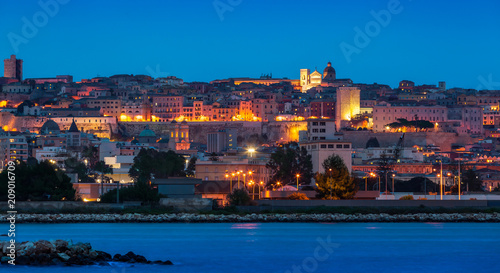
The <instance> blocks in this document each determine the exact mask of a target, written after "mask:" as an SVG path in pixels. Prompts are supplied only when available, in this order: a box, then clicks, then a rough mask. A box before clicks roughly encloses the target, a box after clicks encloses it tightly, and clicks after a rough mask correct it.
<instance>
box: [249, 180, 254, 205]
mask: <svg viewBox="0 0 500 273" xmlns="http://www.w3.org/2000/svg"><path fill="white" fill-rule="evenodd" d="M248 186H252V200H255V185H254V183H253V181H252V180H250V182H248Z"/></svg>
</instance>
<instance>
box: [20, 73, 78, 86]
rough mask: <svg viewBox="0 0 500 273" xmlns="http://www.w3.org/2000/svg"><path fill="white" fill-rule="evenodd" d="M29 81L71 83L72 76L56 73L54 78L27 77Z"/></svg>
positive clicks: (37, 82)
mask: <svg viewBox="0 0 500 273" xmlns="http://www.w3.org/2000/svg"><path fill="white" fill-rule="evenodd" d="M26 80H29V81H35V84H43V83H72V82H73V76H71V75H58V76H56V77H55V78H29V79H26Z"/></svg>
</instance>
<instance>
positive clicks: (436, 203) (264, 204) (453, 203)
mask: <svg viewBox="0 0 500 273" xmlns="http://www.w3.org/2000/svg"><path fill="white" fill-rule="evenodd" d="M257 203H258V205H259V210H266V209H270V210H293V209H310V208H317V207H372V208H381V207H392V208H404V207H406V208H407V207H419V206H425V207H431V208H433V207H434V208H439V207H443V208H465V207H469V208H470V207H474V208H486V207H488V201H487V200H462V201H457V200H443V201H441V200H260V201H257Z"/></svg>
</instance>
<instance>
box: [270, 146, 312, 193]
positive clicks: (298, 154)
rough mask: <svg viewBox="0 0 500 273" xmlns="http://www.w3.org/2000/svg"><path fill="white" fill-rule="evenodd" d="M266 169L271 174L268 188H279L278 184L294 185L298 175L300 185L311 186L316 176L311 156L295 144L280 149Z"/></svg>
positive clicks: (272, 156)
mask: <svg viewBox="0 0 500 273" xmlns="http://www.w3.org/2000/svg"><path fill="white" fill-rule="evenodd" d="M266 167H267V168H268V169H269V171H270V172H271V177H270V180H269V182H268V184H267V187H268V188H275V187H277V186H278V182H279V184H280V185H286V184H294V182H295V183H296V182H297V180H296V179H297V175H299V181H300V183H302V184H310V183H311V179H312V178H313V176H314V174H313V165H312V159H311V155H309V154H308V153H307V150H306V148H305V147H299V145H298V144H297V143H295V142H292V143H289V144H285V145H282V146H280V147H278V149H277V150H276V151H275V152H274V153H272V154H271V158H270V159H269V162H268V163H267V164H266Z"/></svg>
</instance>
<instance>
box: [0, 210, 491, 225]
mask: <svg viewBox="0 0 500 273" xmlns="http://www.w3.org/2000/svg"><path fill="white" fill-rule="evenodd" d="M5 219H6V217H1V218H0V222H2V221H4V222H5ZM17 222H20V223H30V222H32V223H176V222H182V223H239V222H500V214H499V213H496V212H495V213H408V214H387V213H370V214H361V213H358V214H341V213H314V214H312V213H309V214H307V213H289V214H278V213H266V214H256V213H253V214H246V215H238V214H229V215H215V214H195V213H168V214H139V213H134V214H18V215H17Z"/></svg>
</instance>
